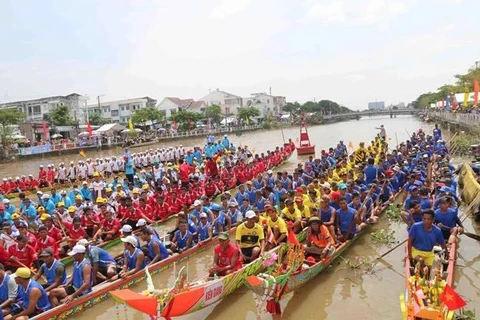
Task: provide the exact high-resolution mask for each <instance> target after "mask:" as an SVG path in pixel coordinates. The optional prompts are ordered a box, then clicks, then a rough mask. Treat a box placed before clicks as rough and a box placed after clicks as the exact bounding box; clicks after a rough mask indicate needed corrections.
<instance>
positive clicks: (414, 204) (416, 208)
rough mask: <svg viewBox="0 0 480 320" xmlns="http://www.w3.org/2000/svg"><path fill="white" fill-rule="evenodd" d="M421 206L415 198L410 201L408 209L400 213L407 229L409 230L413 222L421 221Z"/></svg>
mask: <svg viewBox="0 0 480 320" xmlns="http://www.w3.org/2000/svg"><path fill="white" fill-rule="evenodd" d="M421 208H422V207H421V205H420V203H418V201H417V200H412V201H411V202H410V209H409V210H408V211H402V212H401V213H400V216H401V217H402V220H403V221H404V222H405V223H406V224H407V230H410V228H411V227H412V225H413V224H415V223H417V222H421V221H422V219H423V216H422V209H421Z"/></svg>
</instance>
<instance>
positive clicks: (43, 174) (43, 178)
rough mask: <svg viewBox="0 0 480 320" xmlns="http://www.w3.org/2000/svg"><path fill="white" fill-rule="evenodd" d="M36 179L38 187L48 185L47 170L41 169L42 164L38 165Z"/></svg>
mask: <svg viewBox="0 0 480 320" xmlns="http://www.w3.org/2000/svg"><path fill="white" fill-rule="evenodd" d="M38 181H39V185H40V188H44V187H48V180H47V171H46V170H45V169H43V166H42V165H40V170H39V171H38Z"/></svg>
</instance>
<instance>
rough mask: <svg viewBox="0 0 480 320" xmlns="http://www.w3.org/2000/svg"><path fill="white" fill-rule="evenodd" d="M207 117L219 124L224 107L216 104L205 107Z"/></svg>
mask: <svg viewBox="0 0 480 320" xmlns="http://www.w3.org/2000/svg"><path fill="white" fill-rule="evenodd" d="M205 118H207V120H208V119H210V120H211V121H212V123H215V124H218V123H220V122H221V121H222V118H223V115H222V108H220V106H217V105H216V104H212V105H211V106H208V107H206V108H205Z"/></svg>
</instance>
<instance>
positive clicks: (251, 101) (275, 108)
mask: <svg viewBox="0 0 480 320" xmlns="http://www.w3.org/2000/svg"><path fill="white" fill-rule="evenodd" d="M285 104H286V99H285V97H281V96H272V95H270V94H266V93H265V92H260V93H252V94H251V95H250V97H248V98H243V106H244V107H255V108H257V109H259V110H260V116H259V118H265V116H267V115H272V116H277V115H279V114H280V113H281V111H282V107H283V106H284V105H285Z"/></svg>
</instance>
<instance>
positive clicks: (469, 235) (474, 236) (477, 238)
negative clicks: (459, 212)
mask: <svg viewBox="0 0 480 320" xmlns="http://www.w3.org/2000/svg"><path fill="white" fill-rule="evenodd" d="M462 234H464V235H466V236H467V237H469V238H472V239H474V240H477V241H480V235H478V234H474V233H471V232H464V233H462Z"/></svg>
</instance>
